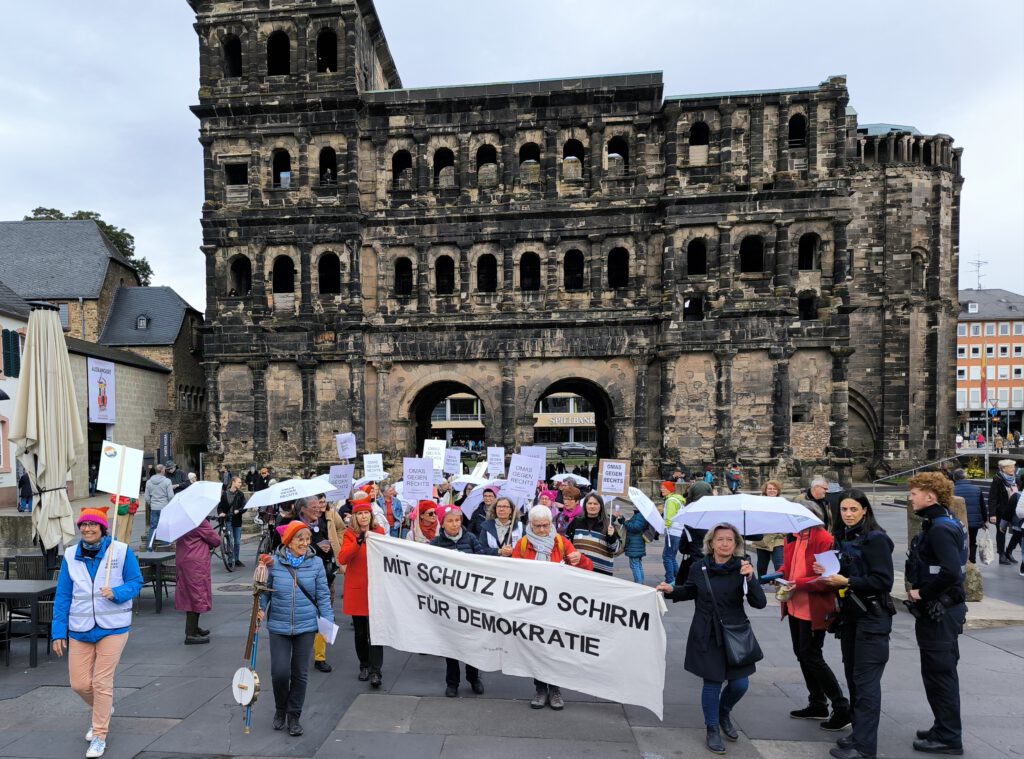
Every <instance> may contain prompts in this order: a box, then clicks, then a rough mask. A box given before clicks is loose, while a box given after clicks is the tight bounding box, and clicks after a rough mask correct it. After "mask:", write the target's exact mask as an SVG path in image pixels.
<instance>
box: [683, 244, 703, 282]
mask: <svg viewBox="0 0 1024 759" xmlns="http://www.w3.org/2000/svg"><path fill="white" fill-rule="evenodd" d="M686 273H687V275H688V276H690V277H706V276H707V274H708V245H707V243H706V242H705V241H704V238H702V237H698V238H697V239H696V240H690V244H689V245H687V246H686Z"/></svg>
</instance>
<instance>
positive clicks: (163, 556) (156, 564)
mask: <svg viewBox="0 0 1024 759" xmlns="http://www.w3.org/2000/svg"><path fill="white" fill-rule="evenodd" d="M174 556H175V554H174V551H143V552H142V553H137V554H135V558H136V559H138V560H139V564H140V565H141V566H151V567H153V593H154V594H156V613H157V614H159V613H160V612H161V611H162V610H163V608H164V563H165V562H168V561H170V560H171V559H173V558H174Z"/></svg>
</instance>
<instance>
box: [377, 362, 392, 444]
mask: <svg viewBox="0 0 1024 759" xmlns="http://www.w3.org/2000/svg"><path fill="white" fill-rule="evenodd" d="M391 367H392V363H391V362H390V361H388V360H386V359H385V360H382V361H378V362H376V363H375V364H374V368H376V370H377V442H378V445H379V446H380V448H381V451H382V452H384V451H391V450H392V449H393V448H394V445H395V441H394V440H393V439H392V437H391V416H392V412H391Z"/></svg>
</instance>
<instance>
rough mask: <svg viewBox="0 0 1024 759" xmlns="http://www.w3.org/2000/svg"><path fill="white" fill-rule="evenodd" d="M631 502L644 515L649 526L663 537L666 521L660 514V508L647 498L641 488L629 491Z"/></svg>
mask: <svg viewBox="0 0 1024 759" xmlns="http://www.w3.org/2000/svg"><path fill="white" fill-rule="evenodd" d="M628 492H629V499H628V500H629V502H630V503H631V504H633V505H634V506H636V507H637V509H638V510H639V511H640V513H641V514H643V515H644V519H646V520H647V524H649V525H650V526H651V527H653V528H654V529H655V530H657V531H658V534H659V535H661V534H663V533H664V532H665V520H664V519H663V518H662V516H661V514H659V513H658V507H657V506H655V505H654V501H652V500H651V499H650V498H648V497H647V494H646V493H644V491H642V490H641V489H640V488H630V489H629V491H628Z"/></svg>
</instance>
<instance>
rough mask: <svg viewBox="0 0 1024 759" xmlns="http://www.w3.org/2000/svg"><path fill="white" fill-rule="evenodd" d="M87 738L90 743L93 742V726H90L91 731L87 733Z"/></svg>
mask: <svg viewBox="0 0 1024 759" xmlns="http://www.w3.org/2000/svg"><path fill="white" fill-rule="evenodd" d="M85 740H86V741H88V742H90V743H91V742H92V728H91V727H90V728H89V732H87V733H86V734H85Z"/></svg>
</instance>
